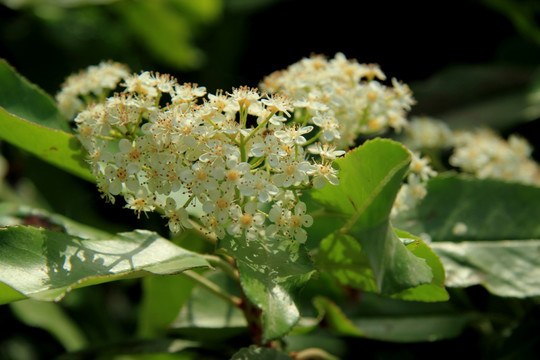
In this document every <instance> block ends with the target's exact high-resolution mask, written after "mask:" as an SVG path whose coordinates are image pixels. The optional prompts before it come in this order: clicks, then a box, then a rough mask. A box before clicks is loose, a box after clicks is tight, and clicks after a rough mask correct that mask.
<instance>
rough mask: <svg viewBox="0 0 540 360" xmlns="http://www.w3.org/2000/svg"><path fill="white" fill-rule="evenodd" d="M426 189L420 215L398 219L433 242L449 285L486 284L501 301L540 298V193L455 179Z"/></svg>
mask: <svg viewBox="0 0 540 360" xmlns="http://www.w3.org/2000/svg"><path fill="white" fill-rule="evenodd" d="M427 190H428V194H427V196H426V197H425V198H424V200H423V201H422V203H421V204H420V205H419V208H418V209H417V210H416V211H414V212H411V213H408V214H404V216H402V217H401V218H399V219H396V220H397V221H399V227H400V228H405V229H406V230H408V231H411V232H414V233H417V234H421V233H425V234H427V235H429V236H430V237H431V238H432V240H433V242H432V243H431V245H430V246H431V248H432V249H433V250H434V251H435V252H436V253H437V254H438V255H439V256H440V257H441V260H442V262H443V264H444V268H445V270H446V273H447V279H446V282H445V284H446V285H447V286H450V287H466V286H472V285H478V284H481V285H483V286H485V287H486V288H487V289H488V290H489V291H490V292H492V293H493V294H497V295H500V296H512V297H529V296H537V295H538V294H540V281H539V280H538V279H539V278H540V277H539V273H538V268H539V265H540V264H539V262H538V254H539V253H540V241H539V240H534V239H539V238H540V224H539V222H538V219H539V218H540V188H538V187H535V186H528V185H523V184H518V183H510V182H504V181H499V180H490V179H484V180H479V179H474V178H469V177H464V176H455V175H452V176H440V177H437V178H433V179H431V180H430V182H429V183H428V187H427ZM441 204H444V206H442V205H441ZM458 224H460V225H462V230H461V231H456V228H457V227H456V225H458Z"/></svg>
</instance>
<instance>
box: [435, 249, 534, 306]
mask: <svg viewBox="0 0 540 360" xmlns="http://www.w3.org/2000/svg"><path fill="white" fill-rule="evenodd" d="M432 248H433V250H435V252H436V253H437V254H438V255H439V256H440V257H441V260H442V261H443V264H444V268H445V270H446V276H447V278H446V285H447V286H449V287H467V286H473V285H483V286H485V287H486V288H487V289H488V290H489V292H491V293H492V294H495V295H499V296H507V297H517V298H524V297H533V296H540V240H512V241H482V242H473V241H463V242H460V243H454V242H437V243H433V244H432Z"/></svg>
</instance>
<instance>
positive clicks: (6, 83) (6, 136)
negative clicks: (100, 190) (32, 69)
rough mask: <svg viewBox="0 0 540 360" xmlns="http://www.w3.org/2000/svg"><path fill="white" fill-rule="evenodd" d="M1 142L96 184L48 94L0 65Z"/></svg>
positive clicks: (2, 62)
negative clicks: (3, 141) (5, 142)
mask: <svg viewBox="0 0 540 360" xmlns="http://www.w3.org/2000/svg"><path fill="white" fill-rule="evenodd" d="M0 82H1V83H2V86H1V87H0V138H1V139H3V140H5V141H7V142H9V143H11V144H13V145H15V146H18V147H20V148H21V149H24V150H26V151H29V152H31V153H32V154H34V155H36V156H38V157H40V158H41V159H43V160H45V161H47V162H50V163H51V164H53V165H56V166H58V167H60V168H61V169H64V170H66V171H68V172H71V173H72V174H75V175H77V176H80V177H82V178H84V179H87V180H92V179H93V176H92V174H91V172H90V169H89V166H88V164H87V163H86V162H85V161H84V155H83V152H82V150H81V149H82V148H81V145H80V143H79V142H78V141H77V140H76V139H75V137H74V136H73V135H72V134H71V133H69V132H67V131H69V125H68V124H67V123H66V122H65V120H64V119H63V118H62V116H61V115H60V113H59V112H58V109H57V108H56V106H55V105H54V103H53V101H52V99H50V98H49V97H48V96H47V95H46V94H45V93H43V92H42V91H41V90H39V89H38V88H37V87H36V86H35V85H32V84H30V83H29V82H28V81H26V80H25V79H24V78H22V77H20V76H19V75H18V74H17V73H16V72H15V70H13V68H11V67H10V66H9V65H8V64H7V63H6V62H5V61H0Z"/></svg>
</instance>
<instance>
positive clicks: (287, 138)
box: [274, 126, 313, 145]
mask: <svg viewBox="0 0 540 360" xmlns="http://www.w3.org/2000/svg"><path fill="white" fill-rule="evenodd" d="M311 130H313V126H302V127H293V126H291V127H286V128H284V129H283V130H278V131H276V132H275V133H274V134H275V136H276V137H277V138H278V139H279V140H281V141H282V142H284V143H285V144H288V145H293V144H298V145H303V144H305V143H306V141H307V140H306V138H305V137H304V136H303V135H304V134H308V133H309V132H311Z"/></svg>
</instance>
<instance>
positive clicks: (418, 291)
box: [392, 230, 450, 302]
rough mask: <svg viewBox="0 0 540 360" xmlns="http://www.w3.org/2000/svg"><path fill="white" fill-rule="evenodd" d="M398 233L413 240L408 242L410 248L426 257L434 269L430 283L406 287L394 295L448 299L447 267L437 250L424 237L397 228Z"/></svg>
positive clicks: (421, 256) (424, 298)
mask: <svg viewBox="0 0 540 360" xmlns="http://www.w3.org/2000/svg"><path fill="white" fill-rule="evenodd" d="M396 234H397V235H398V236H399V237H400V239H401V240H402V241H403V240H412V241H411V242H410V243H409V244H407V249H409V250H410V251H411V252H412V253H413V254H414V255H415V256H418V257H419V258H422V259H425V260H426V263H427V264H428V265H429V267H430V268H431V270H432V271H433V280H432V281H431V283H429V284H422V285H418V286H417V287H414V288H410V289H406V290H404V291H402V292H400V293H399V294H395V295H393V296H392V297H393V298H396V299H403V300H411V301H428V302H429V301H446V300H448V299H449V298H450V295H449V294H448V292H447V291H446V289H445V288H444V286H445V279H446V274H445V269H444V267H443V264H442V262H441V259H439V257H438V256H437V254H436V252H435V251H433V250H432V249H431V248H430V247H429V246H427V245H426V244H425V243H424V241H422V239H420V238H419V237H417V236H414V235H411V234H409V233H407V232H404V231H400V230H396Z"/></svg>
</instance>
